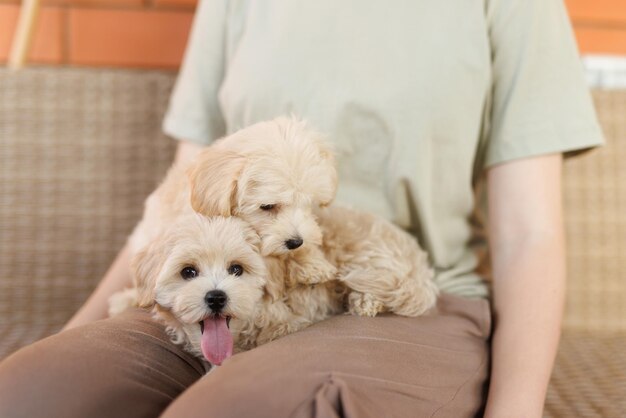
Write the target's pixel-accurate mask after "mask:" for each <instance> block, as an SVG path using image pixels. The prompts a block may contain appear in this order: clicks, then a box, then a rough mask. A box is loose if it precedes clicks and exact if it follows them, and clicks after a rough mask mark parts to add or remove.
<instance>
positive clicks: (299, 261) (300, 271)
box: [289, 250, 337, 285]
mask: <svg viewBox="0 0 626 418" xmlns="http://www.w3.org/2000/svg"><path fill="white" fill-rule="evenodd" d="M289 275H290V278H291V280H292V281H293V282H295V283H299V284H308V285H311V284H318V283H325V282H328V281H330V280H333V279H335V278H336V277H337V268H336V267H335V266H333V265H332V264H331V263H329V262H328V261H327V260H326V258H325V257H324V254H323V253H322V252H321V251H319V250H315V251H308V252H307V253H306V254H305V255H303V256H302V255H301V256H299V257H297V258H294V259H293V260H291V261H290V262H289Z"/></svg>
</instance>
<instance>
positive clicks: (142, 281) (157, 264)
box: [130, 239, 166, 308]
mask: <svg viewBox="0 0 626 418" xmlns="http://www.w3.org/2000/svg"><path fill="white" fill-rule="evenodd" d="M164 252H165V246H164V245H162V244H161V243H160V240H159V239H156V240H154V241H153V242H151V243H150V244H149V245H147V246H146V247H145V248H143V249H142V250H141V251H139V252H138V253H137V254H136V255H135V256H134V257H133V258H132V260H131V263H130V267H131V272H132V274H133V278H134V280H135V287H136V288H137V305H138V306H139V307H142V308H151V307H152V306H154V304H155V287H156V280H157V277H158V275H159V272H160V271H161V268H162V267H163V262H164V260H165V258H166V254H164Z"/></svg>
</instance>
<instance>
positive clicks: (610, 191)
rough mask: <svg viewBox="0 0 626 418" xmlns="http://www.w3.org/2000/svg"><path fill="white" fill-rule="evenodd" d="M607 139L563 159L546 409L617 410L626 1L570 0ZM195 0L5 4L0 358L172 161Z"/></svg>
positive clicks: (624, 394)
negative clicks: (562, 237)
mask: <svg viewBox="0 0 626 418" xmlns="http://www.w3.org/2000/svg"><path fill="white" fill-rule="evenodd" d="M565 4H566V6H567V8H568V10H569V14H570V17H571V21H572V24H573V28H574V31H575V36H576V39H577V42H578V45H579V50H580V53H581V63H582V67H583V69H584V71H585V73H586V76H587V79H588V81H589V86H590V88H591V89H592V93H593V96H594V101H595V105H596V109H597V112H598V116H599V119H600V122H601V125H602V128H603V131H604V133H605V136H606V140H607V144H606V146H604V147H602V148H601V149H600V150H595V151H593V152H592V153H589V154H585V155H584V156H581V157H578V158H572V159H568V160H567V162H566V164H565V179H564V189H565V190H564V202H565V211H566V213H565V216H566V227H567V234H568V268H569V277H568V290H567V306H566V315H565V320H564V326H563V338H562V342H561V347H560V350H559V354H558V359H557V363H556V366H555V370H554V373H553V377H552V381H551V385H550V390H549V393H548V398H547V403H546V416H547V417H625V416H626V163H625V161H626V0H566V1H565ZM195 6H196V1H195V0H41V8H40V12H39V14H38V16H37V18H36V19H35V20H34V25H33V37H32V43H31V45H30V48H28V49H27V54H26V55H25V62H26V66H25V67H24V68H23V69H21V70H19V71H11V70H8V69H7V68H6V65H7V64H8V60H9V56H10V50H11V45H12V43H13V42H14V34H15V32H16V27H17V24H18V19H19V14H20V2H19V1H18V0H0V66H1V68H0V359H1V358H2V357H4V356H6V355H8V354H9V353H11V352H12V351H14V350H16V349H17V348H19V347H20V346H22V345H25V344H28V343H30V342H32V341H35V340H37V339H39V338H42V337H44V336H46V335H49V334H51V333H53V332H56V331H57V330H58V329H60V327H61V326H62V325H63V324H64V323H65V322H66V321H67V320H68V319H69V317H70V316H71V315H72V314H73V312H75V311H76V309H77V308H78V307H79V306H80V305H81V304H82V302H83V301H84V300H85V298H86V297H87V295H89V293H90V292H91V291H92V290H93V288H94V286H95V285H96V283H97V282H98V280H99V279H100V278H101V277H102V275H103V273H104V272H105V270H106V268H107V267H108V266H109V264H110V263H111V261H112V259H113V258H114V256H115V254H116V252H117V250H118V249H119V248H120V247H121V246H122V244H123V242H124V240H125V239H126V236H127V235H128V233H129V232H130V231H131V229H132V227H133V225H134V224H135V223H136V221H137V220H138V218H139V216H140V215H141V211H142V203H143V200H144V199H145V197H146V196H147V194H148V193H150V192H151V191H152V190H153V189H154V187H155V186H156V185H157V183H158V181H159V180H160V178H161V177H162V176H163V175H164V173H165V170H166V169H167V167H168V166H169V164H170V162H171V159H172V155H173V151H174V141H172V140H170V139H168V138H166V137H165V136H164V135H163V134H162V132H161V118H162V115H163V113H164V111H165V107H166V105H167V101H168V99H169V94H170V91H171V88H172V85H173V83H174V80H175V77H176V71H177V69H178V67H179V64H180V62H181V59H182V56H183V52H184V48H185V44H186V40H187V36H188V33H189V29H190V25H191V22H192V17H193V13H194V9H195Z"/></svg>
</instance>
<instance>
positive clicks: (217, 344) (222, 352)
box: [200, 317, 233, 366]
mask: <svg viewBox="0 0 626 418" xmlns="http://www.w3.org/2000/svg"><path fill="white" fill-rule="evenodd" d="M200 348H201V349H202V354H204V358H205V359H207V360H208V361H209V362H210V363H211V364H215V365H217V366H219V365H220V364H222V362H223V361H224V360H226V359H227V358H228V357H230V356H232V355H233V336H232V335H230V330H229V329H228V324H227V323H226V318H221V317H214V318H207V319H205V320H204V332H203V333H202V338H201V340H200Z"/></svg>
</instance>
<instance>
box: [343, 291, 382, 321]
mask: <svg viewBox="0 0 626 418" xmlns="http://www.w3.org/2000/svg"><path fill="white" fill-rule="evenodd" d="M384 311H385V306H384V305H383V303H382V302H381V301H380V300H378V299H376V297H374V296H373V295H371V294H369V293H361V292H356V291H353V292H351V293H350V294H349V295H348V312H349V313H350V314H352V315H359V316H376V315H378V314H379V313H382V312H384Z"/></svg>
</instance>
